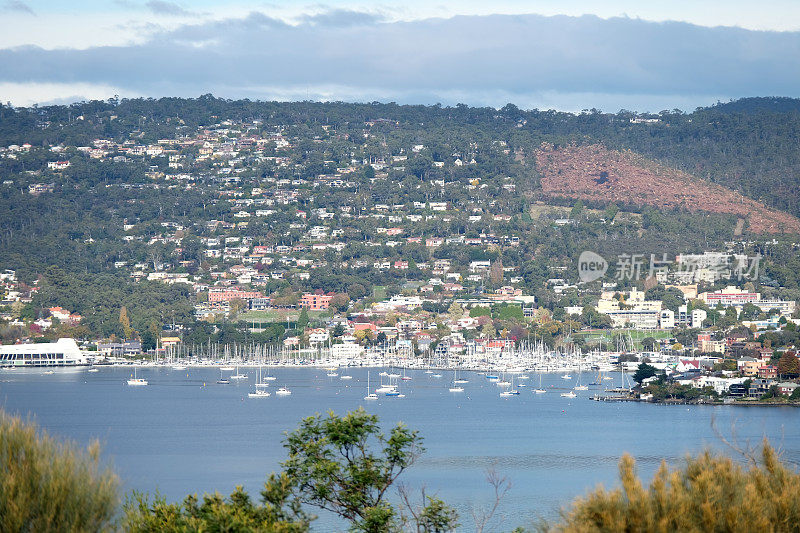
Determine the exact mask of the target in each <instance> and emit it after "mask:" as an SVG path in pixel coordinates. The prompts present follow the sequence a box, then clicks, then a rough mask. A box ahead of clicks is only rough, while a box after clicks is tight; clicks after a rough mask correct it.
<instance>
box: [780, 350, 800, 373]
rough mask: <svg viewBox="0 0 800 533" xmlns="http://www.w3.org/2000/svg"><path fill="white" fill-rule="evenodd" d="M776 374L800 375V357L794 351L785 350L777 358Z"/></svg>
mask: <svg viewBox="0 0 800 533" xmlns="http://www.w3.org/2000/svg"><path fill="white" fill-rule="evenodd" d="M778 374H780V375H781V376H785V377H789V378H795V377H797V376H798V375H800V359H798V358H797V355H796V354H795V353H794V352H786V353H784V354H783V355H782V356H781V358H780V360H778Z"/></svg>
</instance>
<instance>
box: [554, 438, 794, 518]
mask: <svg viewBox="0 0 800 533" xmlns="http://www.w3.org/2000/svg"><path fill="white" fill-rule="evenodd" d="M758 455H760V457H758ZM758 455H757V454H756V453H754V452H751V451H749V450H745V456H746V458H747V459H748V460H749V464H750V466H749V467H747V466H745V465H743V464H741V462H738V461H734V460H732V459H731V458H729V457H724V456H718V455H714V454H712V453H711V452H709V451H706V452H703V453H701V454H700V455H699V456H697V457H690V458H689V459H688V460H687V461H686V465H685V466H684V467H683V468H679V469H670V468H669V467H668V466H667V463H666V462H662V463H661V467H660V468H659V469H658V471H657V472H656V474H655V476H654V477H653V480H652V482H651V483H650V486H649V487H645V486H644V485H643V484H642V481H641V480H640V479H639V478H638V477H637V476H636V470H635V466H636V463H635V461H634V459H633V458H632V457H631V456H629V455H627V454H626V455H625V456H623V457H622V459H621V460H620V463H619V476H620V482H621V485H622V486H621V488H619V489H614V490H607V489H604V488H599V489H597V490H595V491H593V492H591V493H590V494H588V495H587V496H585V497H583V498H580V499H577V500H575V501H574V502H573V503H572V505H571V506H570V507H569V508H567V509H565V510H564V512H563V514H562V519H561V522H560V523H559V524H556V525H554V526H548V525H546V524H545V525H543V526H542V527H541V528H540V529H541V530H542V531H763V530H773V531H787V532H788V531H794V530H795V529H796V524H797V523H798V522H799V521H800V474H798V473H797V472H796V471H795V470H794V469H793V468H790V467H788V466H787V465H785V464H784V463H782V462H781V460H780V457H779V456H778V454H777V453H776V452H775V450H774V449H773V448H772V447H770V446H769V444H768V443H767V442H766V441H765V442H764V444H763V446H762V449H761V451H760V454H758Z"/></svg>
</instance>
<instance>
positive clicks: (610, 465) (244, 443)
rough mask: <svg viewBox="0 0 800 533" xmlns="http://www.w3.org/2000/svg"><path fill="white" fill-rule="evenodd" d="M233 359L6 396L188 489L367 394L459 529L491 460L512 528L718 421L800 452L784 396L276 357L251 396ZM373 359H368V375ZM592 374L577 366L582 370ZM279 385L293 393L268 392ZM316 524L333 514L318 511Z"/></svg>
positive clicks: (35, 379)
mask: <svg viewBox="0 0 800 533" xmlns="http://www.w3.org/2000/svg"><path fill="white" fill-rule="evenodd" d="M240 371H241V372H243V373H244V372H245V371H247V372H248V373H249V374H250V379H249V381H247V382H243V383H240V384H236V383H233V384H231V385H217V384H216V383H215V382H216V380H217V379H219V376H220V371H219V370H216V369H189V370H183V371H176V370H170V369H152V368H148V369H140V370H139V371H138V377H143V378H145V379H147V380H149V382H150V385H149V386H147V387H128V386H127V385H125V380H126V379H127V378H128V377H130V375H131V372H132V370H131V369H128V368H103V369H101V370H100V372H98V373H87V372H86V371H85V370H76V369H60V370H56V373H55V374H53V375H45V374H44V373H43V371H41V370H13V371H8V370H3V371H0V406H2V407H3V408H4V409H5V410H6V411H8V412H11V413H15V414H19V415H22V416H24V417H32V418H34V419H35V420H36V421H37V422H38V423H39V424H40V425H41V426H43V427H44V428H46V429H47V430H48V431H50V432H51V433H53V434H55V435H58V436H63V437H68V438H70V439H73V440H75V441H77V442H78V443H81V444H85V443H88V442H89V441H90V440H92V439H93V438H99V439H100V441H101V442H102V443H103V447H104V453H105V456H106V457H107V459H108V460H109V461H110V462H111V463H112V464H113V466H114V468H115V470H116V471H117V472H118V473H119V474H120V476H121V478H122V480H123V483H124V489H125V490H131V489H138V490H144V491H149V492H151V493H152V492H155V491H156V490H158V491H160V492H161V494H162V495H164V496H166V497H167V499H169V500H181V499H182V498H183V497H185V496H186V495H187V494H189V493H200V494H201V493H203V492H213V491H215V490H216V491H219V492H221V493H223V494H228V493H230V492H231V490H232V489H233V488H234V487H235V486H236V485H243V486H244V487H245V488H246V489H248V490H250V491H251V493H253V494H257V493H258V491H259V490H260V488H261V486H262V484H263V482H264V480H265V479H266V476H267V474H269V473H270V472H272V471H276V470H278V469H279V468H280V467H279V462H280V461H281V460H283V459H284V458H285V452H284V449H283V448H282V446H281V439H282V437H283V432H284V431H287V430H292V429H294V428H295V427H297V424H298V421H299V420H300V419H301V418H302V417H305V416H309V415H312V414H314V413H317V412H320V413H325V412H326V411H328V410H331V409H332V410H333V411H335V412H336V413H337V414H343V413H345V412H347V411H349V410H353V409H356V408H357V407H359V406H362V405H363V406H364V407H366V409H367V410H368V411H369V412H371V413H375V414H377V415H378V416H379V417H380V420H381V423H382V425H384V427H386V428H387V429H388V428H390V427H391V426H392V425H394V424H396V423H397V422H399V421H402V422H403V423H405V424H407V425H408V426H409V427H411V428H413V429H417V430H419V432H420V434H421V435H422V436H423V437H424V439H425V447H426V448H427V451H426V453H425V454H424V455H423V456H422V457H421V458H420V459H419V460H418V462H417V463H416V464H415V465H414V467H412V468H411V469H410V470H409V471H407V472H406V473H405V474H404V475H403V476H402V477H401V480H402V481H403V482H404V483H405V484H406V485H408V486H410V487H414V488H420V487H421V486H423V485H424V486H426V488H427V491H428V492H429V493H437V494H438V495H439V496H440V497H441V498H442V499H444V500H445V501H446V502H448V503H450V504H451V505H454V506H455V507H457V509H458V510H459V512H460V514H461V521H462V523H463V524H464V527H465V530H468V529H470V527H469V525H470V523H471V515H472V512H473V511H477V512H480V508H482V507H486V506H488V505H489V504H490V502H491V500H492V494H493V492H492V489H491V487H490V486H489V485H488V483H487V482H486V471H487V469H494V470H495V471H496V472H497V473H498V474H500V475H502V476H506V477H507V479H508V480H509V481H510V483H511V489H510V490H509V492H508V493H507V495H506V496H505V497H504V499H503V501H502V503H501V506H500V509H499V511H498V516H497V517H496V518H495V520H493V521H492V522H491V526H492V528H490V529H489V530H492V529H495V530H510V529H513V527H514V526H517V525H526V524H530V522H531V521H533V520H536V519H538V518H542V517H543V518H549V519H553V518H555V517H556V515H557V512H558V509H559V507H560V506H561V505H563V504H565V503H567V502H568V501H570V500H571V499H572V498H574V497H575V496H577V495H579V494H583V493H585V492H586V491H587V490H588V489H590V488H592V487H594V486H596V485H597V484H601V483H602V484H604V485H605V486H608V487H610V486H614V485H615V484H616V479H617V463H618V461H619V457H620V455H621V454H622V453H623V452H629V453H631V454H632V455H633V456H634V457H635V458H636V459H637V464H638V467H639V472H640V473H641V475H643V476H645V477H649V476H651V475H652V473H653V472H654V470H655V469H656V468H657V466H658V465H659V463H660V462H661V460H662V459H666V460H667V461H668V462H670V463H672V464H679V462H680V461H681V460H682V458H683V457H684V456H685V455H686V454H687V453H695V452H697V451H700V450H702V449H703V448H704V447H714V448H717V449H721V450H723V451H726V452H730V450H728V449H726V448H725V445H724V444H723V443H722V442H721V441H720V439H719V437H718V436H717V434H716V433H715V431H714V429H713V428H712V420H714V421H715V423H716V426H717V428H718V429H719V430H720V431H721V432H722V433H724V434H725V435H726V436H727V437H729V438H730V436H731V433H732V428H733V427H734V426H735V432H736V435H737V438H738V440H739V442H740V443H743V442H747V441H749V442H751V443H753V444H758V443H759V442H760V439H761V438H762V437H763V436H765V435H766V436H767V437H769V438H770V439H771V441H772V442H773V444H775V445H777V446H779V447H781V448H782V449H783V450H784V454H785V455H784V457H785V458H786V459H787V460H789V461H792V462H794V463H795V464H796V463H800V432H798V430H797V428H798V427H800V409H796V408H790V407H777V408H754V407H751V408H747V407H734V406H721V407H710V406H660V405H651V404H641V403H604V402H592V401H589V400H588V397H589V396H590V395H591V394H593V391H581V392H578V397H577V398H575V399H568V398H562V397H560V396H559V392H563V391H564V390H566V387H571V386H572V385H573V384H574V381H566V380H563V379H561V378H560V376H558V375H545V376H544V381H543V384H544V387H545V388H547V390H548V392H547V393H546V394H541V395H536V394H533V392H532V389H533V388H535V387H537V386H538V377H537V376H535V375H532V376H531V379H529V380H526V382H525V383H526V385H527V386H526V387H524V388H520V391H521V393H522V394H521V395H520V396H517V397H512V398H507V399H506V398H500V397H499V396H498V393H499V388H498V387H497V386H496V385H495V384H493V383H491V382H489V381H487V380H486V379H485V378H484V377H483V376H482V375H480V374H475V373H469V372H465V373H463V377H464V378H465V379H469V380H470V382H469V383H467V384H464V385H463V387H464V388H465V391H464V392H463V393H450V392H448V390H447V388H448V386H449V385H450V383H451V381H452V373H447V372H443V377H442V378H434V377H432V375H431V374H425V373H424V372H422V371H413V372H408V375H409V376H411V377H413V379H412V380H411V381H407V382H402V383H401V390H402V392H403V393H404V394H405V395H406V397H405V398H384V397H381V399H380V400H378V401H374V402H365V401H364V400H363V397H364V395H365V394H366V380H367V370H366V369H350V370H348V371H346V372H344V371H343V372H342V373H347V374H350V375H352V376H353V379H352V380H349V381H345V380H341V379H340V378H338V377H335V378H333V377H328V376H327V375H326V373H327V371H326V370H324V369H272V370H271V373H272V374H274V375H275V376H277V378H278V379H277V380H276V381H273V382H271V385H270V387H269V390H270V391H271V392H272V393H273V395H272V396H270V397H269V398H259V399H249V398H247V393H248V392H249V391H251V390H252V388H253V384H254V378H255V371H254V370H253V369H248V370H245V369H240ZM378 372H379V370H375V369H373V370H372V371H371V385H372V387H373V389H374V388H375V387H376V386H377V385H378V382H379V379H380V378H379V376H378ZM460 377H461V376H460ZM573 377H577V376H576V375H574V376H573ZM592 378H593V376H590V375H589V374H584V375H583V376H582V381H583V382H584V383H587V382H589V381H591V380H592ZM617 381H618V380H617ZM606 383H608V384H610V383H611V382H606ZM282 385H286V386H288V387H289V388H290V389H291V390H292V395H291V396H289V397H277V396H275V394H274V391H275V390H276V389H277V388H278V387H280V386H282ZM314 529H315V530H318V531H327V530H336V529H341V524H340V523H337V522H336V521H334V520H333V519H331V518H330V517H322V518H321V519H320V520H319V521H317V522H316V523H315V524H314Z"/></svg>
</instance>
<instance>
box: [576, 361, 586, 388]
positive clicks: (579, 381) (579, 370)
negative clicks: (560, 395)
mask: <svg viewBox="0 0 800 533" xmlns="http://www.w3.org/2000/svg"><path fill="white" fill-rule="evenodd" d="M582 375H583V372H582V371H581V363H580V360H579V361H578V384H577V385H575V386H574V387H573V390H589V387H588V386H587V385H582V384H581V376H582Z"/></svg>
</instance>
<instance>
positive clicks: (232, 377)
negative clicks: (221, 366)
mask: <svg viewBox="0 0 800 533" xmlns="http://www.w3.org/2000/svg"><path fill="white" fill-rule="evenodd" d="M230 379H236V380H239V379H247V374H240V373H239V367H238V366H237V367H236V373H235V374H231V377H230Z"/></svg>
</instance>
